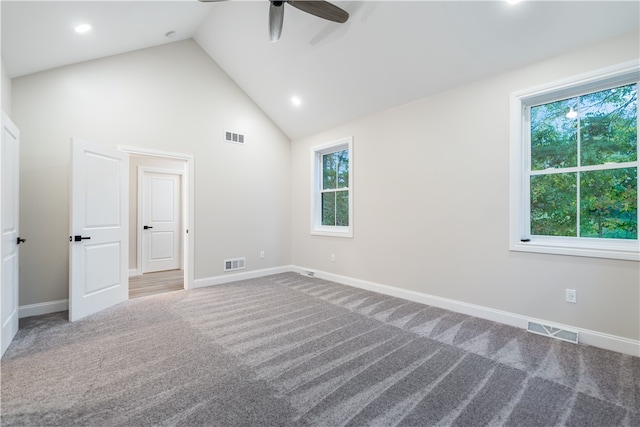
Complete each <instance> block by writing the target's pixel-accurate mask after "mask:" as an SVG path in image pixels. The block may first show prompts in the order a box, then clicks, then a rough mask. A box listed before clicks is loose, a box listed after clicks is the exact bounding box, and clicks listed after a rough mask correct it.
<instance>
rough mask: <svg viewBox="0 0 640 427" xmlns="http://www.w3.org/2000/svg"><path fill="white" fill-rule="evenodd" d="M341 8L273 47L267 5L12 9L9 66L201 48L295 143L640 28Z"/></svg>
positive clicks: (500, 7) (434, 10)
mask: <svg viewBox="0 0 640 427" xmlns="http://www.w3.org/2000/svg"><path fill="white" fill-rule="evenodd" d="M333 3H334V4H336V5H338V6H340V7H341V8H343V9H345V10H347V11H348V12H349V13H350V18H349V21H348V22H347V23H346V24H336V23H332V22H328V21H324V20H322V19H319V18H317V17H314V16H311V15H308V14H306V13H304V12H302V11H300V10H297V9H295V8H293V7H290V6H288V5H287V6H286V9H285V16H284V29H283V32H282V37H281V39H280V41H278V42H277V43H271V42H270V41H269V37H268V32H267V15H268V9H269V3H268V2H267V1H266V0H254V1H242V0H233V1H226V2H216V3H200V2H198V1H196V0H180V1H153V0H147V1H137V2H133V1H4V0H3V1H2V4H1V7H2V57H3V60H4V63H5V65H6V67H7V69H8V70H9V73H10V75H11V77H14V78H15V77H20V76H23V75H27V74H30V73H34V72H38V71H43V70H47V69H51V68H55V67H60V66H64V65H68V64H73V63H77V62H82V61H87V60H91V59H96V58H100V57H105V56H109V55H114V54H118V53H124V52H129V51H132V50H137V49H142V48H146V47H150V46H154V45H159V44H163V43H169V42H173V41H177V40H182V39H188V38H193V39H194V40H195V41H196V42H197V43H198V44H199V45H200V46H201V47H202V48H203V49H204V50H205V51H206V52H207V53H208V54H209V55H210V56H211V57H212V58H213V60H215V61H216V62H217V63H218V64H219V65H220V66H221V67H222V68H223V69H224V70H225V71H226V72H227V73H228V74H229V75H230V76H231V78H232V79H233V80H234V81H235V82H236V83H237V84H238V85H239V86H240V87H241V88H242V89H243V90H244V91H245V92H246V93H247V94H248V95H249V96H250V97H251V98H252V99H253V100H254V101H255V102H256V104H257V105H259V106H260V107H261V108H262V109H263V110H264V111H265V113H266V114H267V115H268V116H269V117H270V118H271V119H272V120H273V121H274V122H275V123H276V124H277V125H278V126H279V127H280V128H281V129H282V130H283V131H284V132H285V133H286V134H287V135H288V136H289V137H290V138H292V139H295V138H297V137H301V136H304V135H308V134H311V133H314V132H317V131H319V130H322V129H326V128H328V127H331V126H335V125H338V124H340V123H343V122H346V121H349V120H352V119H354V118H357V117H360V116H363V115H366V114H369V113H372V112H375V111H380V110H384V109H389V108H393V107H395V106H398V105H401V104H404V103H407V102H411V101H414V100H416V99H419V98H422V97H425V96H428V95H430V94H434V93H437V92H440V91H443V90H446V89H448V88H451V87H455V86H458V85H462V84H465V83H468V82H471V81H474V80H478V79H481V78H484V77H487V76H490V75H493V74H497V73H501V72H504V71H507V70H510V69H514V68H517V67H521V66H524V65H526V64H529V63H532V62H536V61H539V60H542V59H544V58H548V57H551V56H555V55H558V54H561V53H564V52H567V51H570V50H573V49H578V48H580V47H583V46H587V45H589V44H592V43H596V42H598V41H600V40H605V39H608V38H612V37H616V36H618V35H622V34H624V33H628V32H631V31H637V30H638V29H639V28H640V2H638V1H620V2H617V1H566V2H555V1H534V0H524V1H522V2H521V3H519V4H516V5H511V4H508V3H507V2H506V1H467V2H464V1H409V2H403V1H335V2H333ZM84 22H86V23H89V24H91V25H92V27H93V29H92V30H91V31H90V32H89V33H86V34H76V33H74V31H73V28H74V27H75V26H76V25H78V24H79V23H84ZM172 31H173V32H174V36H175V37H173V38H169V37H167V36H166V34H167V33H169V32H172ZM292 96H298V97H299V98H300V99H301V101H302V104H301V105H300V106H295V105H293V104H292V103H291V97H292Z"/></svg>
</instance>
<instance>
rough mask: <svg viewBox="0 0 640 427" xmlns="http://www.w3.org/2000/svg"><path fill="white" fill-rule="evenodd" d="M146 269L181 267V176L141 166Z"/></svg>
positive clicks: (143, 248) (143, 239)
mask: <svg viewBox="0 0 640 427" xmlns="http://www.w3.org/2000/svg"><path fill="white" fill-rule="evenodd" d="M141 174H142V180H141V181H142V204H141V219H140V222H141V228H142V230H141V232H142V236H141V237H142V238H141V240H142V242H141V243H142V273H151V272H154V271H165V270H176V269H179V268H180V267H181V265H182V264H181V254H182V251H181V243H182V233H181V232H180V229H181V228H182V227H181V220H180V207H181V205H182V203H181V196H180V187H181V176H180V175H177V174H172V173H159V172H150V171H145V170H141Z"/></svg>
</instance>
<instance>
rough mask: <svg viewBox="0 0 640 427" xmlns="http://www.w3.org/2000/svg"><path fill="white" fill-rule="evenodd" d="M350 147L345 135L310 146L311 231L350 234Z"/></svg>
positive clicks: (350, 143) (351, 161)
mask: <svg viewBox="0 0 640 427" xmlns="http://www.w3.org/2000/svg"><path fill="white" fill-rule="evenodd" d="M352 146H353V144H352V139H351V138H348V139H344V140H341V141H338V142H335V143H331V144H328V145H323V146H321V147H314V148H313V149H312V166H311V170H312V173H313V176H312V180H311V182H312V183H313V189H312V193H313V196H312V214H311V215H312V217H311V233H312V234H318V235H325V236H341V237H352V236H353V232H352V230H353V228H352V222H353V208H352V197H353V186H352V173H351V172H352V168H353V148H352Z"/></svg>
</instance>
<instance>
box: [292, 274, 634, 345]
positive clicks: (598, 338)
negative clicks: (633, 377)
mask: <svg viewBox="0 0 640 427" xmlns="http://www.w3.org/2000/svg"><path fill="white" fill-rule="evenodd" d="M293 271H294V272H297V273H300V274H303V275H305V276H306V275H309V273H313V277H317V278H320V279H325V280H330V281H332V282H336V283H341V284H343V285H347V286H353V287H356V288H360V289H365V290H367V291H372V292H377V293H380V294H384V295H389V296H393V297H397V298H402V299H406V300H409V301H413V302H417V303H420V304H426V305H430V306H433V307H438V308H443V309H445V310H451V311H455V312H456V313H461V314H466V315H468V316H474V317H479V318H481V319H486V320H491V321H494V322H498V323H503V324H505V325H510V326H514V327H516V328H521V329H525V330H526V329H527V322H529V321H533V322H538V323H544V324H546V325H551V326H554V327H557V328H560V329H571V330H574V331H577V332H578V333H579V334H580V342H581V343H582V344H587V345H590V346H593V347H599V348H604V349H606V350H611V351H617V352H620V353H624V354H630V355H632V356H640V341H637V340H632V339H629V338H624V337H619V336H615V335H610V334H605V333H602V332H597V331H592V330H588V329H582V328H576V327H575V326H569V325H561V324H557V323H554V322H549V321H546V320H541V319H534V318H531V317H526V316H523V315H521V314H516V313H510V312H507V311H502V310H496V309H493V308H489V307H484V306H480V305H475V304H469V303H466V302H462V301H457V300H452V299H448V298H441V297H437V296H434V295H429V294H424V293H422V292H416V291H411V290H408V289H401V288H397V287H394V286H388V285H382V284H380V283H374V282H369V281H366V280H360V279H355V278H352V277H347V276H341V275H338V274H333V273H327V272H324V271H318V270H315V269H312V268H305V267H298V266H294V270H293Z"/></svg>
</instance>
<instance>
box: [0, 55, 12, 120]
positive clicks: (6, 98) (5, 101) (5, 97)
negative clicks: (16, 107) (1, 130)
mask: <svg viewBox="0 0 640 427" xmlns="http://www.w3.org/2000/svg"><path fill="white" fill-rule="evenodd" d="M0 74H1V75H2V89H1V90H2V92H1V93H2V111H4V112H5V113H7V115H8V116H9V117H11V77H10V76H9V71H8V70H7V67H6V66H5V65H4V59H2V58H0Z"/></svg>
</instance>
